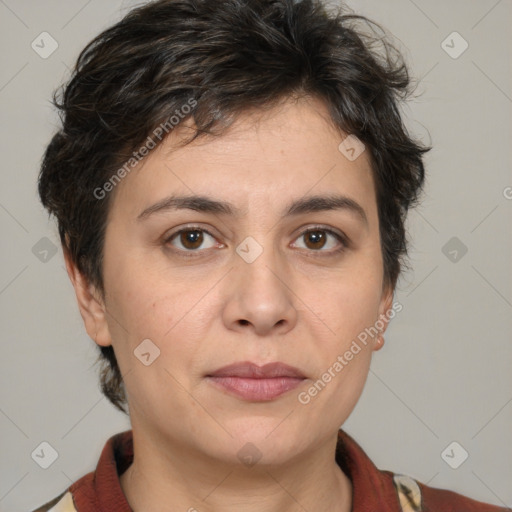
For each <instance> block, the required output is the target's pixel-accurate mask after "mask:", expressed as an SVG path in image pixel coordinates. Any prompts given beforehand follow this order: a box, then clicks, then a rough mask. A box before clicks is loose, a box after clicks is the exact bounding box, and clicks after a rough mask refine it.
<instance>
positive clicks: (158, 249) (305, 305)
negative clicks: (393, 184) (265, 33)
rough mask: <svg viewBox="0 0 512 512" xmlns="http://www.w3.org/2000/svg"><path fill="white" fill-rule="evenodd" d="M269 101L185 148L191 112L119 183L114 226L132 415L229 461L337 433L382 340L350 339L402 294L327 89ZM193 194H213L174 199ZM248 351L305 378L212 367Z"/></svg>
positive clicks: (112, 321) (285, 450)
mask: <svg viewBox="0 0 512 512" xmlns="http://www.w3.org/2000/svg"><path fill="white" fill-rule="evenodd" d="M271 114H272V115H266V116H264V117H261V118H259V119H258V118H257V117H255V116H249V115H245V116H242V117H241V118H240V119H239V120H238V121H237V122H236V123H235V124H234V125H233V126H232V127H231V129H230V130H229V131H228V132H226V133H225V134H223V135H222V136H220V137H217V138H213V137H211V138H203V139H199V140H198V141H196V142H194V143H192V144H189V145H187V146H184V147H182V148H178V149H173V147H174V146H172V144H173V141H175V139H174V137H177V136H178V135H179V134H180V132H179V130H180V129H183V130H186V129H187V126H188V123H183V124H182V125H181V126H179V127H178V128H175V132H174V133H173V134H172V136H171V138H168V139H167V140H166V141H165V143H164V144H162V145H161V146H159V147H158V148H156V149H154V150H152V151H151V152H150V154H149V155H148V157H147V158H146V160H145V161H144V163H143V165H139V166H138V168H135V169H134V170H133V171H132V172H131V173H130V174H128V175H127V176H126V177H125V178H124V179H123V180H122V181H121V183H119V184H118V185H117V187H116V190H115V197H114V201H113V204H112V207H111V211H110V214H109V218H108V224H107V228H106V236H105V246H104V267H103V270H104V285H105V290H106V299H105V306H104V307H105V310H106V316H105V320H104V324H103V326H100V327H99V332H100V335H99V337H98V338H97V342H98V343H99V344H110V343H112V345H113V347H114V350H115V354H116V356H117V359H118V362H119V365H120V368H121V372H122V374H123V375H124V381H125V386H126V391H127V396H128V402H129V408H130V415H131V420H132V425H133V427H134V429H135V428H136V429H138V431H139V432H144V433H145V434H146V435H147V436H151V439H153V440H155V442H156V441H157V440H158V442H161V443H172V444H173V446H179V447H180V449H181V450H187V451H196V452H201V453H202V454H204V455H206V456H208V457H215V458H217V459H222V460H224V461H226V462H232V461H236V460H237V458H239V457H240V455H241V454H243V453H244V452H243V450H247V447H245V448H243V447H244V446H245V445H246V443H248V442H250V443H252V444H253V445H254V446H255V447H256V448H257V450H258V453H259V455H258V457H259V456H261V457H263V458H264V460H265V461H266V462H268V463H279V462H280V461H285V460H286V459H287V458H289V457H291V456H292V455H294V454H297V453H300V452H301V451H302V452H305V451H306V450H307V449H310V448H311V447H314V446H315V443H317V442H319V439H326V438H327V436H332V435H334V433H335V432H336V431H337V429H338V428H339V427H340V426H341V424H342V423H343V422H344V421H345V419H346V418H347V417H348V416H349V414H350V413H351V411H352V410H353V408H354V406H355V404H356V402H357V400H358V399H359V397H360V394H361V392H362V390H363V386H364V383H365V380H366V377H367V374H368V369H369V365H370V360H371V354H372V351H373V350H375V349H377V348H378V345H376V344H375V340H372V339H371V338H368V342H367V343H366V345H365V344H363V343H361V342H358V343H357V344H358V346H359V351H357V350H356V349H355V348H354V345H353V342H354V340H357V337H358V335H360V334H361V333H362V332H363V331H364V330H365V329H366V328H368V327H371V326H373V325H374V324H375V323H376V322H377V320H378V319H379V315H382V314H385V313H386V311H387V310H388V309H389V307H390V305H391V293H384V292H383V264H382V256H381V248H380V239H379V224H378V216H377V205H376V196H375V188H374V183H373V179H372V174H371V170H370V163H369V159H368V155H367V152H365V151H363V152H362V153H361V154H360V155H359V156H358V157H357V158H355V159H354V156H357V150H358V149H359V148H356V149H355V151H351V150H350V148H348V151H346V149H347V148H345V151H344V152H343V151H341V150H340V149H339V145H340V143H341V142H342V140H343V139H342V137H340V135H339V134H337V133H336V131H335V130H334V129H333V128H332V127H331V126H330V125H329V123H328V122H327V111H326V109H325V107H324V106H323V104H321V103H319V102H317V101H313V100H310V101H309V102H305V101H300V102H296V103H291V102H288V103H286V104H284V105H283V106H282V107H281V108H279V109H275V110H273V111H272V112H271ZM183 133H184V134H185V132H183ZM189 133H190V132H189V131H187V132H186V135H187V136H188V135H189ZM193 196H200V197H201V198H203V199H208V201H210V202H211V203H209V207H207V208H205V207H204V205H205V204H206V202H205V201H202V202H199V201H196V202H195V203H194V204H195V206H194V204H189V205H188V206H189V207H185V206H187V205H186V204H183V201H182V202H181V207H180V201H177V203H174V207H173V206H172V204H171V203H170V202H168V203H167V204H166V203H165V201H166V200H167V199H168V198H171V197H173V198H175V199H176V198H181V197H187V198H190V197H193ZM313 197H316V198H319V197H328V198H331V199H332V198H337V199H338V206H337V207H335V208H333V207H332V204H331V205H329V204H328V203H326V202H324V203H322V201H317V202H308V200H309V199H311V198H313ZM218 203H222V205H224V206H223V207H219V206H218ZM176 204H177V207H176ZM154 205H157V206H156V207H154ZM226 205H227V207H226ZM292 205H295V206H296V207H295V208H293V211H292V212H289V210H290V207H291V206H292ZM301 205H302V207H301ZM207 206H208V205H207ZM194 208H195V209H194ZM228 210H231V212H229V211H228ZM143 212H145V213H143ZM307 230H310V231H311V232H310V233H309V234H308V233H307ZM180 231H183V232H182V233H181V234H180ZM99 322H100V323H101V320H99ZM95 329H96V334H97V333H98V325H97V326H96V328H95ZM92 334H95V333H92ZM144 340H145V341H144ZM148 340H150V341H148ZM351 347H352V351H351V350H350V349H351ZM158 351H159V352H158ZM347 351H349V352H350V351H351V352H352V357H351V358H349V357H345V356H344V354H345V353H346V352H347ZM340 358H341V359H340ZM341 360H343V364H342V363H341ZM238 362H253V363H254V364H256V365H258V366H262V365H264V364H266V363H271V362H280V363H284V364H286V365H289V366H292V367H295V368H296V369H298V370H299V371H300V373H301V374H302V378H299V379H297V378H295V379H292V378H289V377H288V378H286V377H282V378H281V379H276V378H273V379H272V380H270V379H263V380H261V381H260V382H259V383H256V384H254V383H255V381H254V380H251V381H248V380H244V379H241V378H238V379H237V378H235V377H233V378H231V379H228V378H225V379H220V378H217V379H213V378H211V377H210V376H211V375H213V374H214V373H215V372H216V371H217V370H219V369H220V368H222V367H224V366H226V365H231V364H233V363H238ZM336 362H338V365H336ZM340 367H341V368H340ZM326 373H328V374H330V376H331V378H330V379H329V378H328V377H325V374H326ZM322 375H324V377H323V381H322V383H321V384H318V383H317V385H316V388H314V386H313V385H314V384H315V382H317V381H318V379H320V380H322ZM326 381H327V382H326ZM251 383H253V385H251ZM229 384H230V385H232V386H234V389H232V390H230V389H228V388H227V387H226V385H229ZM288 388H290V389H289V390H288V391H285V390H286V389H288ZM315 389H316V393H315ZM237 390H238V391H237ZM244 390H245V394H244ZM242 448H243V449H242ZM251 449H252V448H251ZM240 450H242V451H240Z"/></svg>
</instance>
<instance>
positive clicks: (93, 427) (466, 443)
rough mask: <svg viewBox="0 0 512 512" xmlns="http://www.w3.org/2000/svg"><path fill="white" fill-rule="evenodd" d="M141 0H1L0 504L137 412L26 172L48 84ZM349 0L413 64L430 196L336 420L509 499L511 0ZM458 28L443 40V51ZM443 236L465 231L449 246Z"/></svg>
mask: <svg viewBox="0 0 512 512" xmlns="http://www.w3.org/2000/svg"><path fill="white" fill-rule="evenodd" d="M134 3H135V2H133V1H132V2H127V1H125V2H121V1H120V0H118V1H113V0H111V1H109V2H104V1H100V0H89V1H84V0H68V1H66V2H62V1H57V0H45V1H36V0H21V1H14V0H0V27H1V31H0V41H1V44H2V62H1V67H0V69H1V71H0V73H1V74H0V104H1V108H2V120H3V122H2V137H1V144H2V152H1V155H2V159H1V165H2V171H1V176H2V186H1V188H0V224H1V229H2V231H1V232H2V261H1V265H0V310H1V315H2V333H3V336H2V340H1V343H2V355H3V357H2V358H1V360H0V376H1V377H0V379H1V382H0V429H1V436H0V453H1V456H0V510H1V511H10V512H18V511H20V512H21V511H28V510H31V509H32V508H34V507H36V506H37V505H40V504H42V503H44V502H45V501H47V500H49V499H51V498H53V497H54V496H56V495H57V494H58V493H60V492H62V491H63V490H64V489H65V488H66V487H67V486H69V485H70V484H71V483H72V482H73V481H75V480H77V479H78V478H79V477H81V476H83V475H84V474H85V473H86V472H89V471H91V470H93V469H94V467H95V464H96V462H97V460H98V457H99V454H100V451H101V449H102V447H103V445H104V443H105V441H106V440H107V438H108V437H110V436H111V435H112V434H114V433H117V432H120V431H122V430H125V429H128V428H129V423H128V420H127V419H126V418H125V417H124V416H123V415H122V414H120V413H118V412H116V410H115V409H114V408H113V407H112V406H110V405H109V403H108V402H107V400H106V399H105V398H103V397H102V395H101V394H100V391H99V389H98V385H97V373H96V372H97V367H95V366H94V361H95V358H96V349H95V346H94V344H93V342H92V341H91V340H90V339H89V338H88V337H87V335H86V334H85V330H84V328H83V325H82V320H81V318H80V315H79V312H78V308H77V306H76V303H75V298H74V294H73V290H72V287H71V284H70V282H69V281H68V277H67V275H66V273H65V270H64V266H63V259H62V254H61V251H60V247H59V250H58V252H57V253H56V254H55V255H53V256H52V254H51V252H49V253H48V254H46V255H45V253H44V252H42V251H43V250H44V249H45V247H46V248H47V246H48V247H51V245H50V244H49V242H48V241H43V242H41V241H40V240H41V239H43V238H44V237H46V238H47V239H49V241H51V242H52V243H53V244H54V245H56V246H57V245H58V237H57V231H56V228H55V225H54V224H53V223H52V222H48V220H47V216H46V214H45V212H44V211H43V209H42V207H41V206H40V204H39V202H38V199H37V195H36V178H37V173H38V166H39V163H40V158H41V155H42V153H43V150H44V148H45V145H46V144H47V143H48V142H49V139H50V136H51V134H52V133H53V131H54V128H55V126H56V114H55V113H54V112H53V111H52V109H51V106H50V104H49V98H50V96H51V93H52V91H53V90H54V89H55V87H57V85H59V84H60V83H61V82H62V81H63V80H64V79H65V78H67V76H68V68H69V67H71V66H72V64H73V63H74V61H75V59H76V57H77V55H78V52H79V51H80V49H81V48H82V47H83V46H84V45H85V44H86V43H87V42H88V41H89V40H90V39H91V38H92V37H93V36H95V35H96V34H97V33H98V32H99V31H100V30H102V29H104V28H106V27H107V26H109V25H110V24H112V23H113V22H115V21H117V20H118V19H119V17H120V16H121V14H123V13H126V12H127V9H128V8H129V6H130V5H133V4H134ZM331 3H332V2H331ZM349 5H350V6H351V7H352V8H353V9H354V10H355V11H356V12H358V13H361V14H365V15H367V16H369V17H370V18H372V19H374V20H376V21H377V22H380V23H382V24H383V25H384V26H385V27H386V28H387V29H388V30H390V31H391V33H392V34H394V36H395V37H396V42H397V43H398V44H399V46H400V47H401V49H402V50H403V51H404V52H405V55H406V57H407V60H408V62H409V63H410V65H411V71H412V74H413V76H415V77H417V79H418V80H419V86H418V90H417V92H418V96H417V98H416V99H414V100H413V101H412V102H411V103H409V104H408V106H407V107H406V108H405V110H404V112H405V114H406V116H407V125H408V126H409V128H410V130H411V131H412V132H413V133H414V134H415V135H416V136H417V137H419V138H420V139H422V140H423V141H425V142H426V143H430V142H432V144H433V145H434V149H433V150H432V152H431V153H430V154H429V155H428V156H427V158H426V163H427V168H428V181H427V187H426V195H425V198H424V200H423V203H422V206H421V207H420V208H419V209H418V210H416V211H414V212H412V213H411V215H410V221H409V231H410V236H411V238H412V241H413V242H412V244H411V266H412V270H411V271H409V272H407V273H406V274H405V275H404V276H403V278H402V279H401V281H400V284H399V289H398V290H397V294H396V299H397V300H399V301H400V302H401V303H402V304H403V310H402V312H401V313H399V314H398V315H397V317H396V318H395V319H394V320H393V322H392V324H391V326H390V328H389V330H388V334H387V336H386V345H385V347H384V349H383V350H381V351H380V352H377V353H376V354H375V357H374V361H373V365H372V370H371V373H370V375H369V378H368V383H367V386H366V388H365V391H364V393H363V396H362V398H361V400H360V402H359V404H358V405H357V407H356V409H355V411H354V413H353V414H352V416H351V417H350V419H349V420H348V421H347V423H346V424H345V425H344V428H345V429H346V430H347V431H348V432H349V433H351V434H352V435H353V436H354V437H355V438H356V440H357V441H358V442H359V443H360V444H361V445H362V447H363V448H364V449H365V451H366V452H367V453H368V455H369V456H370V457H371V458H372V460H373V461H374V462H375V463H376V465H377V466H378V467H380V468H382V469H389V470H392V471H395V472H399V473H405V474H409V475H411V476H413V477H415V478H417V479H419V480H420V481H422V482H424V483H428V484H429V485H431V486H434V487H443V488H450V489H452V490H455V491H457V492H460V493H462V494H467V495H469V496H471V497H473V498H476V499H480V500H483V501H487V502H490V503H495V504H501V505H504V504H506V505H508V506H512V485H510V483H511V481H512V467H511V464H512V462H511V461H512V439H511V431H512V429H511V426H512V376H511V371H510V368H511V363H512V343H511V336H510V332H511V328H512V280H511V256H512V229H511V222H510V220H511V213H512V200H511V199H510V198H511V197H512V189H511V188H507V187H512V175H511V172H510V169H511V143H512V138H511V135H512V134H511V124H512V123H511V110H512V87H511V82H512V80H511V78H512V72H511V59H510V47H511V46H510V44H511V36H510V26H511V21H512V2H511V0H500V1H497V0H480V1H472V2H470V1H467V0H464V1H463V0H450V1H442V0H435V1H426V0H415V1H413V0H391V1H386V2H382V1H378V0H352V1H350V2H349ZM43 31H47V32H49V33H50V34H51V35H52V37H53V38H54V39H55V40H56V41H57V42H58V45H59V46H58V48H57V50H56V51H55V52H54V53H53V54H52V55H50V56H49V57H48V58H46V59H43V58H41V57H40V55H39V54H37V53H36V52H35V51H34V50H33V49H32V48H31V43H32V41H33V40H36V42H37V39H36V38H37V37H38V36H39V34H40V33H41V32H43ZM454 31H457V32H458V33H459V34H460V35H461V36H462V37H463V38H464V40H466V41H467V43H468V44H469V47H468V49H467V50H466V51H465V52H464V53H462V55H460V56H459V57H458V58H453V57H452V56H450V55H448V53H446V51H445V50H444V49H443V47H442V45H441V43H442V42H443V41H444V40H445V39H446V38H447V36H449V35H450V34H451V33H452V32H454ZM39 40H40V39H39ZM452 41H453V42H452ZM462 43H463V42H462V40H460V39H457V38H455V39H453V37H452V38H451V39H450V38H448V40H447V42H446V43H445V45H446V44H448V45H450V46H452V47H453V48H452V49H451V50H450V51H451V52H452V53H453V52H456V51H458V50H459V49H460V48H462V47H461V44H462ZM45 47H46V48H48V47H49V45H45ZM507 197H508V198H507ZM452 237H457V239H458V240H459V241H458V242H457V241H456V242H455V243H456V244H458V247H457V245H448V247H447V248H445V249H444V252H443V247H445V244H447V242H448V241H449V240H450V239H451V238H452ZM453 243H454V242H453V241H452V242H451V244H453ZM36 244H40V245H36ZM41 244H43V245H41ZM44 244H46V246H45V245H44ZM461 244H464V246H465V247H467V253H466V254H464V255H462V252H463V251H461V247H462V245H461ZM34 246H35V249H33V248H34ZM454 250H455V251H456V253H454V252H453V251H454ZM45 259H46V261H44V260H45ZM454 259H455V261H452V260H454ZM42 441H47V442H49V443H50V444H51V445H52V446H53V447H54V448H55V450H56V451H57V452H58V455H59V456H58V459H57V460H56V461H55V462H54V463H53V464H52V465H51V466H50V467H49V468H48V469H46V470H44V469H42V468H40V467H39V466H38V465H37V464H36V463H35V462H34V461H33V460H32V458H31V453H32V452H33V451H34V449H35V448H36V447H37V446H38V445H39V444H40V443H41V442H42ZM453 441H456V442H458V443H459V444H460V445H461V446H462V447H463V448H464V449H465V450H466V451H467V452H468V453H469V457H468V459H467V460H466V461H465V462H464V463H463V464H462V465H460V467H458V469H452V468H451V467H450V466H449V465H448V464H447V463H446V462H445V460H443V458H442V457H441V453H442V452H443V450H444V449H445V448H446V447H447V446H448V445H449V444H450V443H452V442H453ZM449 453H450V455H452V453H451V452H449ZM460 454H461V452H460V449H459V448H457V449H455V450H454V452H453V457H452V458H451V460H452V461H453V460H457V458H458V457H460Z"/></svg>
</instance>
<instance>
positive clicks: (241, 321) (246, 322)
mask: <svg viewBox="0 0 512 512" xmlns="http://www.w3.org/2000/svg"><path fill="white" fill-rule="evenodd" d="M240 323H241V324H242V325H248V324H249V321H248V320H240Z"/></svg>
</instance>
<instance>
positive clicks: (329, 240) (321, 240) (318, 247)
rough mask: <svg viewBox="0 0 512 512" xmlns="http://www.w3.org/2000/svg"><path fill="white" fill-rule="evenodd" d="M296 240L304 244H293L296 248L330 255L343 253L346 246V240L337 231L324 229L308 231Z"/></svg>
mask: <svg viewBox="0 0 512 512" xmlns="http://www.w3.org/2000/svg"><path fill="white" fill-rule="evenodd" d="M296 240H297V241H300V240H303V241H304V242H303V243H302V244H300V243H297V242H295V243H294V244H293V245H294V246H295V247H299V248H300V249H310V250H312V251H314V252H325V253H329V254H333V253H336V252H338V251H341V250H343V249H344V248H345V246H346V244H345V239H344V238H343V237H342V236H341V235H339V234H338V233H336V232H335V231H332V230H330V229H324V228H313V229H308V230H307V231H304V232H303V233H302V234H301V235H300V236H299V237H298V238H297V239H296ZM337 246H338V247H337ZM336 247H337V248H336ZM330 249H331V250H330Z"/></svg>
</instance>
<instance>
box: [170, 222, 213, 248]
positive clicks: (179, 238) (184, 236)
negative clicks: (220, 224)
mask: <svg viewBox="0 0 512 512" xmlns="http://www.w3.org/2000/svg"><path fill="white" fill-rule="evenodd" d="M208 239H211V241H210V243H209V244H208ZM166 243H169V244H171V245H173V246H174V247H176V248H177V249H180V250H182V251H188V252H191V251H194V252H197V249H209V248H210V247H213V246H214V245H215V238H214V237H213V235H211V234H210V233H208V231H206V230H204V229H195V228H194V229H182V230H180V231H178V232H176V233H174V234H173V235H171V236H170V237H169V238H168V239H167V241H166ZM205 243H206V244H207V245H206V247H205V246H204V244H205Z"/></svg>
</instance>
